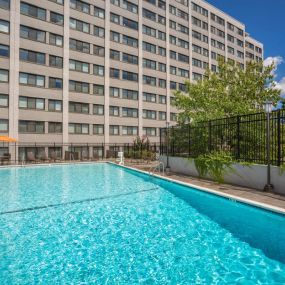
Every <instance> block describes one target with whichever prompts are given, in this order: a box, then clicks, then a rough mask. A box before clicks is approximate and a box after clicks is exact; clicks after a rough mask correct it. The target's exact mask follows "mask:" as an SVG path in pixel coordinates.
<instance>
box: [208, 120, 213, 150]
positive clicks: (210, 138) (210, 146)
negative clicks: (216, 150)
mask: <svg viewBox="0 0 285 285" xmlns="http://www.w3.org/2000/svg"><path fill="white" fill-rule="evenodd" d="M208 128H209V139H208V149H209V152H211V150H212V124H211V121H209V126H208Z"/></svg>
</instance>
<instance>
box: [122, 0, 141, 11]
mask: <svg viewBox="0 0 285 285" xmlns="http://www.w3.org/2000/svg"><path fill="white" fill-rule="evenodd" d="M122 4H123V5H122V7H123V9H126V10H128V11H130V12H132V13H134V14H137V13H138V5H136V4H133V3H131V2H129V1H127V0H123V3H122Z"/></svg>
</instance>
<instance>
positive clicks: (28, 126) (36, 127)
mask: <svg viewBox="0 0 285 285" xmlns="http://www.w3.org/2000/svg"><path fill="white" fill-rule="evenodd" d="M44 132H45V123H44V122H39V121H21V120H20V121H19V133H30V134H43V133H44Z"/></svg>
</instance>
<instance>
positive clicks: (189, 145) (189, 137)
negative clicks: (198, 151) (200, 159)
mask: <svg viewBox="0 0 285 285" xmlns="http://www.w3.org/2000/svg"><path fill="white" fill-rule="evenodd" d="M190 139H191V126H190V124H188V157H190V154H191V142H190Z"/></svg>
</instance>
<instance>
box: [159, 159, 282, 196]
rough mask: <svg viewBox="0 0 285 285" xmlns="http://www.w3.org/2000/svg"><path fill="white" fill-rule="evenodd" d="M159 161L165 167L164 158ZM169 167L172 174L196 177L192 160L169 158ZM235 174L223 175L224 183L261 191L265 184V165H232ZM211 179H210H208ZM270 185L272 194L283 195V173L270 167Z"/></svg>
mask: <svg viewBox="0 0 285 285" xmlns="http://www.w3.org/2000/svg"><path fill="white" fill-rule="evenodd" d="M160 160H161V161H162V162H163V163H164V164H165V165H166V156H161V157H160ZM169 166H170V170H171V171H172V172H176V173H181V174H185V175H190V176H194V177H197V176H198V172H197V170H196V167H195V163H194V160H188V159H186V158H182V157H169ZM233 168H234V169H235V172H233V173H228V174H225V177H224V178H225V183H229V184H233V185H239V186H245V187H249V188H254V189H258V190H263V188H264V186H265V184H266V183H267V167H266V166H265V165H257V164H253V165H250V166H243V165H241V164H238V163H236V164H234V165H233ZM208 178H209V179H211V178H210V177H208ZM271 183H272V184H273V186H274V192H275V193H279V194H283V195H285V173H283V174H282V175H281V174H280V171H279V168H278V167H276V166H272V167H271Z"/></svg>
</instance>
